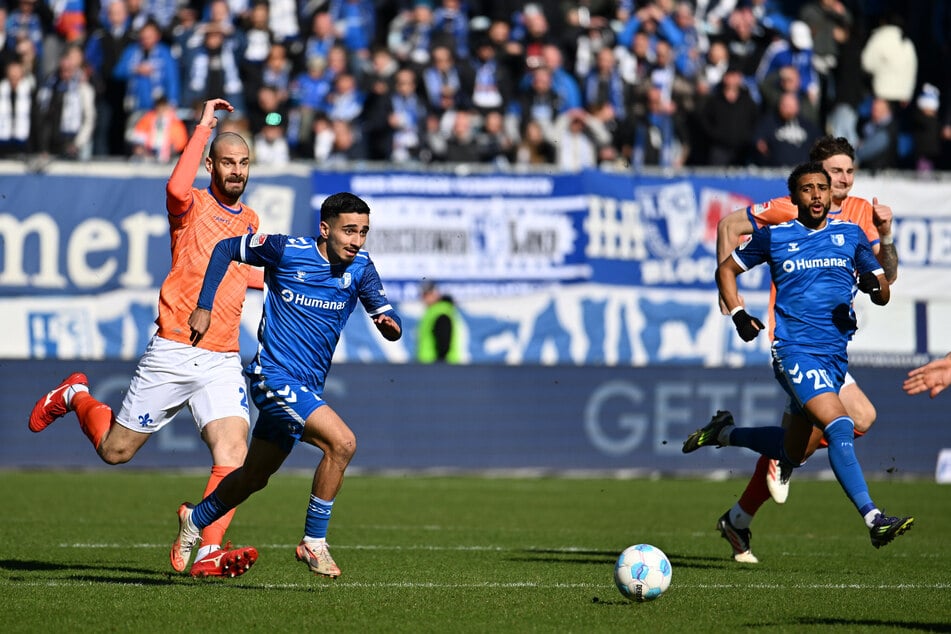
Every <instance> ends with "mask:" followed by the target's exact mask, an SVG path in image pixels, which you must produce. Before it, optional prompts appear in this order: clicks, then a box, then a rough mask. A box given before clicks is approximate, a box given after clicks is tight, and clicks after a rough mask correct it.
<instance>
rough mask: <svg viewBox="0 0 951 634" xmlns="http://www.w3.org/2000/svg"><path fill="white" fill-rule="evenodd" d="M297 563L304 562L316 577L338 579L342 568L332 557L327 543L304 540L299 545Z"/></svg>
mask: <svg viewBox="0 0 951 634" xmlns="http://www.w3.org/2000/svg"><path fill="white" fill-rule="evenodd" d="M295 554H296V555H297V561H303V562H304V563H305V564H307V567H308V568H310V571H311V572H313V573H314V574H315V575H323V576H325V577H330V578H331V579H336V578H337V577H339V576H340V568H339V567H338V566H337V564H336V562H334V558H333V557H331V556H330V548H329V547H328V546H327V542H325V541H319V542H315V541H309V540H307V539H306V538H305V539H302V540H301V542H300V544H298V545H297V551H296V553H295Z"/></svg>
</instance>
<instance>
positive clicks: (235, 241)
mask: <svg viewBox="0 0 951 634" xmlns="http://www.w3.org/2000/svg"><path fill="white" fill-rule="evenodd" d="M285 244H287V236H283V235H268V234H266V233H255V234H251V235H246V236H238V237H234V238H225V239H224V240H221V241H220V242H218V244H216V245H215V248H214V250H213V251H212V252H211V259H210V260H209V261H208V269H207V270H206V271H205V279H204V281H203V282H202V285H201V292H200V293H199V294H198V308H204V309H205V310H211V308H212V306H213V305H214V302H215V293H217V292H218V286H219V285H220V284H221V280H222V279H224V276H225V273H226V272H227V271H228V265H229V264H230V263H231V262H232V261H234V262H244V263H246V264H251V265H253V266H264V267H267V266H277V265H278V264H279V263H280V261H281V258H282V257H283V256H284V245H285Z"/></svg>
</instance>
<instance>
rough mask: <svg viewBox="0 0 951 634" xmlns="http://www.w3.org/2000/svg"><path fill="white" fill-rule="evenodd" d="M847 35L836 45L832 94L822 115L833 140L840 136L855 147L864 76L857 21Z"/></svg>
mask: <svg viewBox="0 0 951 634" xmlns="http://www.w3.org/2000/svg"><path fill="white" fill-rule="evenodd" d="M850 33H851V36H850V37H849V39H848V40H846V41H845V42H842V43H841V44H840V45H839V56H838V63H837V64H836V67H835V69H834V85H835V94H834V95H832V97H833V99H832V100H831V103H830V106H829V107H830V110H829V112H828V114H827V116H826V129H827V130H828V132H829V134H830V135H831V136H833V137H843V138H845V139H847V140H848V141H849V143H851V144H852V146H853V147H855V146H856V145H858V143H859V139H858V120H859V114H858V111H859V106H860V104H861V103H862V102H863V101H864V100H865V97H866V88H865V84H866V75H865V73H863V72H860V69H861V68H862V64H861V56H862V47H863V45H864V41H865V31H864V28H863V26H862V23H861V22H860V21H856V22H854V23H853V24H852V28H851V31H850Z"/></svg>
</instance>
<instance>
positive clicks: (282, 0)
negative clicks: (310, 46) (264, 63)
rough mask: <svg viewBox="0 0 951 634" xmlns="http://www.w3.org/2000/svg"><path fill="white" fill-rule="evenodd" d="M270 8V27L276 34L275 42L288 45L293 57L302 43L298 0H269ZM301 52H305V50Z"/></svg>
mask: <svg viewBox="0 0 951 634" xmlns="http://www.w3.org/2000/svg"><path fill="white" fill-rule="evenodd" d="M268 8H269V11H268V18H269V19H268V28H270V30H271V33H272V34H273V35H274V42H275V43H279V44H283V45H284V46H285V47H287V48H288V51H289V52H290V53H291V57H293V56H294V54H293V52H294V49H295V48H297V47H298V46H300V44H301V43H300V22H299V20H298V17H297V2H296V0H268ZM299 52H300V54H303V51H299Z"/></svg>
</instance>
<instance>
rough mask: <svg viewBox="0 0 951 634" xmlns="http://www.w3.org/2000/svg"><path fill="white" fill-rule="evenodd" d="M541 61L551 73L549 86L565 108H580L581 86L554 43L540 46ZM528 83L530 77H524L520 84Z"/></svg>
mask: <svg viewBox="0 0 951 634" xmlns="http://www.w3.org/2000/svg"><path fill="white" fill-rule="evenodd" d="M541 63H542V65H543V66H544V67H545V68H547V69H548V71H549V72H550V73H551V87H552V88H553V89H554V91H555V92H556V93H558V95H559V96H560V97H561V100H562V102H564V104H565V108H567V109H570V110H573V109H575V108H581V107H582V106H583V102H582V99H581V88H580V86H578V80H576V79H575V78H574V76H573V75H572V74H571V73H569V72H568V71H567V70H566V69H565V65H564V56H563V55H562V52H561V49H560V48H558V46H556V45H555V44H545V45H544V46H542V61H541ZM529 83H531V78H530V77H526V78H525V79H524V80H523V82H522V86H523V87H525V86H528V84H529Z"/></svg>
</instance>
